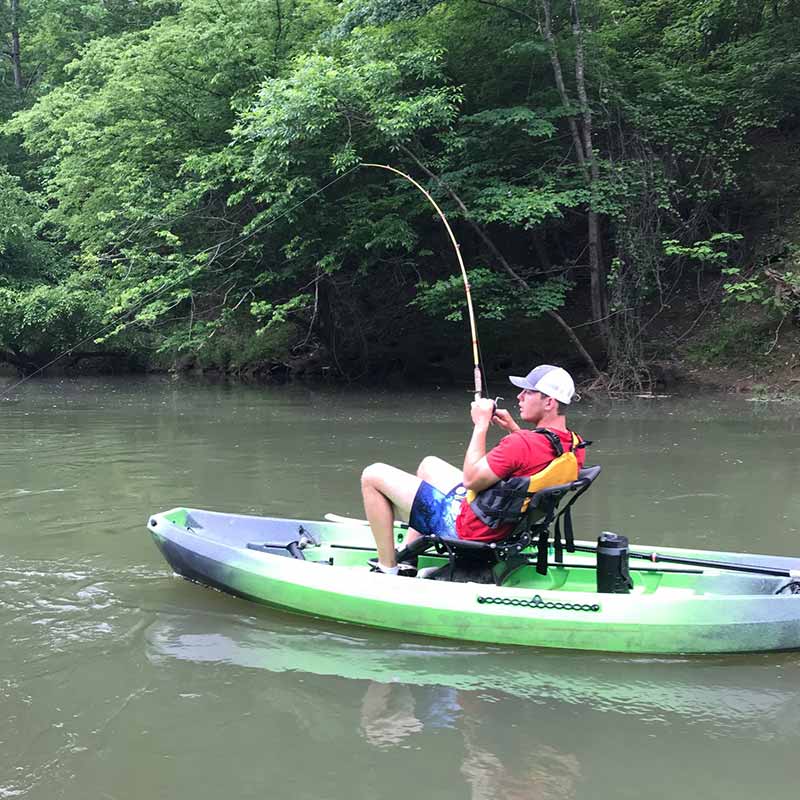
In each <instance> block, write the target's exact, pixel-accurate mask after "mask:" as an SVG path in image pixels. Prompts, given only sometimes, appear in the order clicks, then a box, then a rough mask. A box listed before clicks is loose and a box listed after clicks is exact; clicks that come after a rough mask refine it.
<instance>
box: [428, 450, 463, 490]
mask: <svg viewBox="0 0 800 800" xmlns="http://www.w3.org/2000/svg"><path fill="white" fill-rule="evenodd" d="M417 477H418V478H419V479H420V480H423V481H425V482H426V483H429V484H431V486H435V487H436V488H437V489H438V490H439V491H440V492H441V493H442V494H447V493H448V492H449V491H450V490H451V489H452V488H453V487H454V486H457V485H458V484H459V483H461V481H463V480H464V473H463V472H462V471H461V470H460V469H458V467H454V466H453V465H452V464H448V463H447V462H446V461H444V460H443V459H441V458H437V457H436V456H425V458H423V459H422V461H421V462H420V465H419V466H418V467H417Z"/></svg>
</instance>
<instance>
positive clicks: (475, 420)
mask: <svg viewBox="0 0 800 800" xmlns="http://www.w3.org/2000/svg"><path fill="white" fill-rule="evenodd" d="M493 413H494V401H493V400H489V398H488V397H482V398H481V399H480V400H476V401H475V402H474V403H473V404H472V405H471V406H470V415H471V416H472V424H473V425H485V426H486V427H487V428H488V427H489V423H490V422H491V421H492V414H493Z"/></svg>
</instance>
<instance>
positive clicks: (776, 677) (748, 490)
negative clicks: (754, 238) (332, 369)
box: [0, 378, 800, 800]
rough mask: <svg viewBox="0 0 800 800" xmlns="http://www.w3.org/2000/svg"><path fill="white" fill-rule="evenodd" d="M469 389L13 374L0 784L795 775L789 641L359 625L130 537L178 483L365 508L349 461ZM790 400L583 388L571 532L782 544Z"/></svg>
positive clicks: (151, 788)
mask: <svg viewBox="0 0 800 800" xmlns="http://www.w3.org/2000/svg"><path fill="white" fill-rule="evenodd" d="M4 380H5V381H6V386H10V385H11V383H12V381H11V380H10V379H4ZM493 388H494V387H493ZM0 389H2V384H0ZM506 394H507V396H509V397H511V396H513V395H512V394H511V392H506ZM468 404H469V394H468V393H466V392H457V391H448V392H444V391H435V390H431V391H422V390H421V391H418V392H415V393H398V392H375V391H365V390H359V391H345V390H340V389H335V388H324V389H311V388H305V387H280V388H256V387H241V386H235V387H230V386H208V385H190V384H186V383H175V382H172V381H171V380H169V379H167V378H148V379H127V378H126V379H114V380H110V379H81V380H76V381H57V380H53V381H29V382H27V383H25V384H23V385H22V386H20V387H19V388H17V389H14V390H13V391H12V392H11V394H10V396H8V395H6V396H5V397H4V399H2V400H0V414H1V415H2V425H1V426H0V634H1V635H2V647H1V648H0V799H2V798H25V799H26V800H39V799H40V798H41V799H42V800H50V799H51V798H52V799H53V800H55V799H56V798H59V799H60V798H64V799H69V800H134V799H136V800H139V799H140V798H147V799H148V800H149V799H150V798H187V799H188V798H191V800H212V798H213V799H214V800H217V798H229V799H231V800H236V799H238V798H259V799H261V798H287V799H288V798H326V799H328V798H330V800H352V799H358V800H360V798H369V800H374V798H397V799H398V800H400V799H401V798H403V800H405V798H407V797H408V796H409V794H412V795H416V796H421V797H424V798H426V800H428V798H442V800H451V799H453V800H455V798H466V799H467V800H477V799H480V800H484V799H487V800H488V798H494V797H499V798H511V800H517V798H532V799H533V800H550V799H551V798H552V799H553V800H556V799H558V800H562V799H563V800H566V798H586V800H589V799H591V800H604V799H605V798H639V797H641V796H646V797H648V798H675V797H693V796H705V797H711V798H717V797H718V798H725V800H734V799H735V798H747V799H748V800H751V798H753V797H757V796H765V797H769V796H772V795H773V794H778V793H790V794H791V793H793V791H794V790H795V774H794V767H795V766H796V759H797V755H796V754H797V753H798V751H799V750H800V653H778V654H766V655H765V654H754V655H746V656H714V657H691V658H689V657H685V658H681V657H679V658H658V657H643V656H635V657H626V656H620V655H607V654H603V653H579V652H565V651H554V650H536V649H524V648H511V647H493V646H483V645H475V644H468V643H459V642H453V641H444V640H434V639H425V638H421V637H414V636H408V635H403V634H401V633H387V632H379V631H372V630H367V629H361V628H357V627H352V626H347V625H342V624H337V623H332V622H326V621H320V620H314V619H310V618H303V617H298V616H291V615H288V614H283V613H280V612H276V611H273V610H270V609H267V608H263V607H259V606H257V605H254V604H250V603H247V602H244V601H242V600H238V599H234V598H231V597H227V596H225V595H222V594H220V593H217V592H213V591H210V590H207V589H203V588H202V587H199V586H196V585H193V584H190V583H187V582H185V581H182V580H180V579H178V578H176V577H174V576H173V575H172V574H171V572H170V571H169V569H168V568H167V567H166V565H165V563H164V562H163V560H162V559H161V556H160V555H159V553H158V551H157V550H156V548H155V546H154V545H153V543H152V541H151V540H150V538H149V534H148V532H147V530H146V528H145V523H146V520H147V517H148V515H149V514H150V513H151V512H153V511H158V510H164V509H167V508H171V507H173V506H177V505H190V506H196V507H201V508H211V509H216V510H226V511H233V512H241V513H256V514H259V513H263V514H270V515H278V516H297V517H305V518H318V517H321V516H322V515H323V514H325V513H326V512H331V511H332V512H337V513H341V514H352V515H356V516H361V509H360V499H359V492H358V479H359V474H360V470H361V468H362V466H363V465H365V464H367V463H369V462H371V461H376V460H382V461H388V462H390V463H394V464H397V465H398V466H402V467H405V468H413V467H414V466H415V465H416V463H417V462H418V461H419V460H420V458H421V457H422V456H424V455H426V454H428V453H435V454H437V455H441V456H443V457H445V458H448V459H450V460H452V461H455V462H458V461H459V460H460V458H461V456H462V454H463V448H464V445H465V442H466V439H467V437H468V435H469V431H470V426H469V417H468ZM509 405H510V404H509ZM797 412H798V407H797V406H790V405H783V404H777V403H755V402H747V401H746V400H744V399H742V398H738V397H737V398H732V397H719V398H713V397H712V398H709V397H705V398H689V399H687V398H683V399H674V398H671V399H660V400H632V401H627V402H616V403H608V402H605V403H600V402H594V403H591V404H590V403H582V404H579V405H577V406H576V407H575V408H574V410H573V412H572V414H571V416H570V422H571V424H572V426H573V427H574V428H575V429H576V430H578V431H579V432H580V433H582V434H583V435H584V436H586V437H587V438H590V439H593V440H594V442H595V443H594V445H593V446H592V448H591V450H590V455H589V458H588V461H589V463H600V464H602V465H603V474H602V475H601V477H600V478H599V479H598V481H597V482H596V484H595V486H594V487H593V488H592V490H591V491H590V492H589V493H588V494H587V495H586V496H585V497H584V498H583V499H582V500H581V501H579V504H578V505H577V506H576V509H575V515H574V516H575V523H576V531H577V534H578V535H579V536H580V537H581V538H593V537H594V536H595V535H596V534H597V533H599V532H600V531H602V530H613V531H617V532H618V533H623V534H625V535H627V536H628V537H629V538H630V539H631V541H632V542H633V543H637V542H638V543H643V544H644V543H647V544H676V545H697V546H699V547H704V548H709V549H714V548H718V549H726V550H745V551H753V552H767V553H775V554H785V555H798V554H800V493H799V492H798V491H797V489H796V484H797V453H798V452H799V451H800V447H799V445H800V423H799V422H798V418H797ZM798 602H800V600H798Z"/></svg>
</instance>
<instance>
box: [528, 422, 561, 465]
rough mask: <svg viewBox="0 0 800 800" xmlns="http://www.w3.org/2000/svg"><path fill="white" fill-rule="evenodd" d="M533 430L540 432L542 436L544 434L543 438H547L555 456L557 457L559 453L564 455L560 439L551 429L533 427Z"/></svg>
mask: <svg viewBox="0 0 800 800" xmlns="http://www.w3.org/2000/svg"><path fill="white" fill-rule="evenodd" d="M533 432H534V433H541V434H542V436H544V437H545V439H547V441H548V442H550V445H551V446H552V448H553V450H554V451H555V454H556V458H558V457H559V456H561V455H564V445H562V444H561V439H559V438H558V436H556V435H555V434H554V433H553V431H551V430H548V429H547V428H534V429H533Z"/></svg>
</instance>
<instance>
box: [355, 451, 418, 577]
mask: <svg viewBox="0 0 800 800" xmlns="http://www.w3.org/2000/svg"><path fill="white" fill-rule="evenodd" d="M419 485H420V479H419V478H418V477H416V475H412V474H411V473H409V472H404V471H403V470H401V469H397V467H392V466H389V464H370V466H368V467H367V468H366V469H365V470H364V471H363V472H362V473H361V495H362V497H363V498H364V511H365V512H366V515H367V520H369V526H370V528H371V529H372V535H373V536H374V537H375V544H376V545H377V548H378V563H379V564H380V565H381V566H382V567H386V568H392V567H396V566H397V559H396V558H395V555H396V554H395V549H394V520H395V517H396V516H399V517H400V518H401V519H404V520H407V519H408V517H409V514H410V513H411V506H412V504H413V502H414V497H415V496H416V494H417V489H419Z"/></svg>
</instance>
